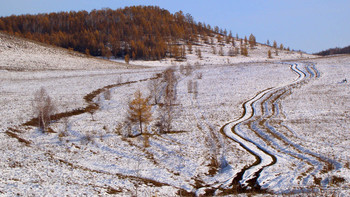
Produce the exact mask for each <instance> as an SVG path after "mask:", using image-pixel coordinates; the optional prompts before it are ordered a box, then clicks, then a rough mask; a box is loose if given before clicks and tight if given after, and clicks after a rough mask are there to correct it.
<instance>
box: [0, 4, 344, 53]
mask: <svg viewBox="0 0 350 197" xmlns="http://www.w3.org/2000/svg"><path fill="white" fill-rule="evenodd" d="M0 3H1V4H2V5H3V6H2V7H1V8H0V16H1V17H7V16H11V15H25V14H45V13H52V12H69V11H83V10H85V11H88V12H90V11H92V10H94V9H96V10H100V9H103V8H110V9H113V10H115V9H119V8H124V7H127V6H138V5H142V6H149V5H151V6H158V7H160V8H162V9H166V10H169V11H170V12H171V13H175V12H178V11H180V10H181V11H183V12H184V13H185V14H186V13H189V14H191V15H192V16H193V18H194V20H195V21H196V22H203V23H206V24H210V25H211V26H212V27H214V26H218V27H219V28H222V29H226V30H227V31H232V33H233V35H236V34H238V35H239V37H244V36H247V37H248V36H249V35H250V34H251V33H252V34H254V35H255V37H256V39H257V41H258V42H259V43H263V44H265V43H266V41H267V40H269V41H270V43H272V42H273V41H274V40H276V41H277V43H278V44H280V43H282V44H283V45H284V46H285V47H290V48H291V49H294V50H301V51H304V52H307V53H317V52H320V51H323V50H327V49H330V48H337V47H339V48H342V47H346V46H349V45H350V37H349V36H348V35H349V34H350V27H349V25H348V22H347V19H348V18H350V12H348V8H349V7H350V1H346V0H335V1H326V0H309V1H301V0H294V1H288V2H286V1H283V2H281V1H278V0H267V1H259V0H249V1H243V0H237V1H234V2H232V1H229V0H221V1H215V2H213V1H210V0H202V1H199V0H193V1H183V0H180V1H177V2H173V1H170V0H162V1H159V0H149V1H146V2H145V1H141V0H134V1H116V2H112V1H110V0H101V1H99V2H95V1H90V0H87V1H86V0H77V1H67V0H62V1H57V0H53V1H50V2H49V3H47V2H46V1H44V0H12V1H5V0H0Z"/></svg>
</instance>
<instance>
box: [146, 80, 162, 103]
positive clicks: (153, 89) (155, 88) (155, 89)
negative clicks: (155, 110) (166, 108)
mask: <svg viewBox="0 0 350 197" xmlns="http://www.w3.org/2000/svg"><path fill="white" fill-rule="evenodd" d="M161 85H162V82H161V79H160V78H155V79H153V80H150V81H149V83H148V89H149V91H150V97H152V98H151V99H152V100H153V101H154V104H155V105H157V104H158V100H159V93H160V88H161Z"/></svg>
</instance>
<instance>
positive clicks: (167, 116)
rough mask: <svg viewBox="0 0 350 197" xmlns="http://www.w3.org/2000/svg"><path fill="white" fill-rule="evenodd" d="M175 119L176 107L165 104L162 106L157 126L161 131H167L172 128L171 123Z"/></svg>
mask: <svg viewBox="0 0 350 197" xmlns="http://www.w3.org/2000/svg"><path fill="white" fill-rule="evenodd" d="M173 119H174V108H173V106H170V105H164V106H162V107H161V108H160V112H159V116H158V121H157V123H156V126H157V127H158V129H159V133H167V132H170V131H171V129H172V126H171V123H172V122H173Z"/></svg>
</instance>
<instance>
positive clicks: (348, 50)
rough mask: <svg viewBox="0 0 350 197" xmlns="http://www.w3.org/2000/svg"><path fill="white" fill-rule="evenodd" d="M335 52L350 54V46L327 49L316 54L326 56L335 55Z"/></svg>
mask: <svg viewBox="0 0 350 197" xmlns="http://www.w3.org/2000/svg"><path fill="white" fill-rule="evenodd" d="M335 54H350V46H347V47H344V48H332V49H327V50H324V51H321V52H319V53H316V54H315V55H321V56H326V55H335Z"/></svg>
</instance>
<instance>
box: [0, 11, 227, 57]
mask: <svg viewBox="0 0 350 197" xmlns="http://www.w3.org/2000/svg"><path fill="white" fill-rule="evenodd" d="M0 30H2V31H5V32H7V33H9V34H13V35H17V36H22V37H25V38H28V39H32V40H36V41H39V42H44V43H47V44H51V45H56V46H59V47H64V48H67V49H73V50H75V51H79V52H82V53H86V54H90V55H93V56H104V57H108V58H109V57H111V56H115V57H124V56H126V55H128V56H129V57H130V58H132V59H145V60H156V59H162V58H164V57H167V56H171V55H173V54H172V53H171V52H172V51H174V49H172V47H175V48H177V47H178V43H179V42H180V41H182V42H183V43H187V42H193V41H196V40H197V39H198V36H199V35H202V36H203V35H212V33H214V32H216V33H219V31H221V32H222V33H223V31H222V30H220V29H219V28H218V27H215V28H211V27H210V25H206V24H204V23H200V22H198V23H197V22H195V21H194V19H193V17H192V16H191V15H190V14H186V15H185V14H184V13H182V12H181V11H179V12H176V13H175V14H171V13H170V12H169V11H167V10H164V9H161V8H159V7H155V6H133V7H126V8H123V9H117V10H112V9H108V8H107V9H102V10H93V11H91V12H87V11H79V12H75V11H71V12H59V13H50V14H38V15H20V16H14V15H13V16H9V17H1V18H0Z"/></svg>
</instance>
